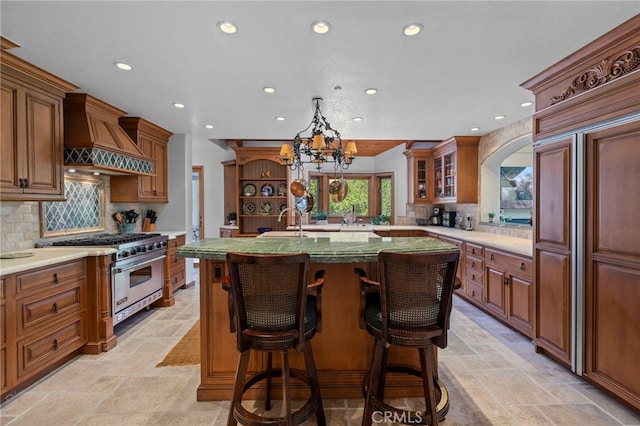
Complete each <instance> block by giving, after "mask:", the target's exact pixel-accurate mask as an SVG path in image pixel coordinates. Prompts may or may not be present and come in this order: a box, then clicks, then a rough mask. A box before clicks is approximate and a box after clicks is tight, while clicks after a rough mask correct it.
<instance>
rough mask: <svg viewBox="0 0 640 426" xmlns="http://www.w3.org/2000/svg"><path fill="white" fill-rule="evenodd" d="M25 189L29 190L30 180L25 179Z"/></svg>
mask: <svg viewBox="0 0 640 426" xmlns="http://www.w3.org/2000/svg"><path fill="white" fill-rule="evenodd" d="M24 187H25V188H28V187H29V179H25V180H24Z"/></svg>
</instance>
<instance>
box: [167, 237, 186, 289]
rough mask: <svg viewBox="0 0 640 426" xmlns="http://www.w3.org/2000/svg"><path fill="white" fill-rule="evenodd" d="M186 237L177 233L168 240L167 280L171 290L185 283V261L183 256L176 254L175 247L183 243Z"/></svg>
mask: <svg viewBox="0 0 640 426" xmlns="http://www.w3.org/2000/svg"><path fill="white" fill-rule="evenodd" d="M185 241H186V237H185V236H184V235H178V236H176V237H175V238H173V239H170V240H169V241H168V248H167V258H168V259H169V282H170V284H171V292H174V291H176V290H177V289H179V288H181V287H183V286H185V285H186V283H187V280H186V278H187V275H186V262H185V259H184V257H177V256H176V248H178V247H180V246H183V245H184V244H185Z"/></svg>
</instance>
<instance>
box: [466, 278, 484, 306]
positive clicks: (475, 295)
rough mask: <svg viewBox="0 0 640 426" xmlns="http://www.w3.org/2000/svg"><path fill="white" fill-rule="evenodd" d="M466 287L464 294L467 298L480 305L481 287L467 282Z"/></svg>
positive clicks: (469, 281)
mask: <svg viewBox="0 0 640 426" xmlns="http://www.w3.org/2000/svg"><path fill="white" fill-rule="evenodd" d="M466 287H467V288H466V290H465V292H466V295H467V297H468V298H469V299H471V300H473V301H474V302H476V303H477V304H479V305H482V285H479V284H477V283H476V282H474V281H471V280H467V286H466Z"/></svg>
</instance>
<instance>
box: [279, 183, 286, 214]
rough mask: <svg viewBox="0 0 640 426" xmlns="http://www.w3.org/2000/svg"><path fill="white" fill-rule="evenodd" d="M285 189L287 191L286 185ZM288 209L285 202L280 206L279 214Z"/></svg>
mask: <svg viewBox="0 0 640 426" xmlns="http://www.w3.org/2000/svg"><path fill="white" fill-rule="evenodd" d="M284 188H285V189H284V190H285V191H286V190H287V185H285V186H284ZM286 208H287V203H285V202H284V201H283V202H282V203H280V204H278V213H282V211H283V210H284V209H286Z"/></svg>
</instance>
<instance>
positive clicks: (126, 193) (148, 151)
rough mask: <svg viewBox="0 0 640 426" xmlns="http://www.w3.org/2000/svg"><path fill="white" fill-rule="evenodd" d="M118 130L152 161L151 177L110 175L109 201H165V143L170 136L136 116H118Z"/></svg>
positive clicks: (166, 154) (166, 192)
mask: <svg viewBox="0 0 640 426" xmlns="http://www.w3.org/2000/svg"><path fill="white" fill-rule="evenodd" d="M118 122H119V124H120V127H122V128H123V129H124V131H125V132H126V133H127V134H128V135H129V137H131V139H133V141H134V142H135V143H136V144H137V145H138V147H139V148H140V149H141V150H142V152H143V153H144V154H145V155H146V156H147V157H148V158H149V159H150V160H151V161H153V162H154V173H155V174H154V175H147V176H113V177H112V178H111V201H113V202H133V203H135V202H149V203H168V202H169V191H168V184H169V177H168V164H167V161H168V142H169V138H170V137H171V135H172V133H171V132H169V131H167V130H165V129H163V128H161V127H159V126H157V125H155V124H153V123H151V122H149V121H147V120H145V119H144V118H140V117H121V118H120V119H119V120H118Z"/></svg>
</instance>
